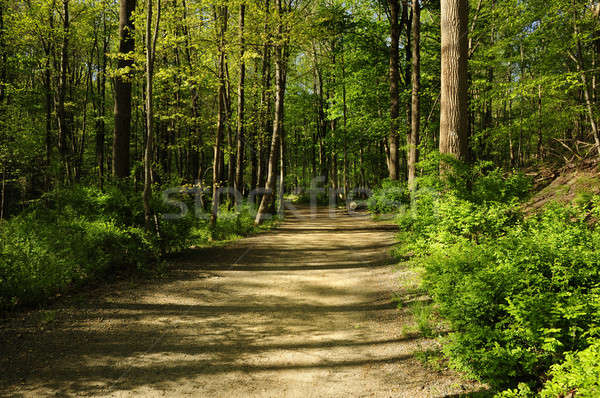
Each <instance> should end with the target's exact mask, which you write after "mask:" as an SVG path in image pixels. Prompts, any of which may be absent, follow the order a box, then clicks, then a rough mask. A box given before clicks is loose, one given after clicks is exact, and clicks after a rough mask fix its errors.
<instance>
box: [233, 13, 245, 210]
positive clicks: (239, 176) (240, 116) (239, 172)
mask: <svg viewBox="0 0 600 398" xmlns="http://www.w3.org/2000/svg"><path fill="white" fill-rule="evenodd" d="M245 13H246V5H245V4H244V3H242V4H240V21H239V24H240V28H239V29H240V31H239V34H240V77H239V83H238V109H237V135H236V141H237V142H236V157H235V159H236V165H235V181H234V188H235V189H236V191H239V192H241V191H242V190H243V184H244V131H245V127H244V122H245V119H244V106H245V97H244V94H245V92H244V84H245V80H246V61H245V59H244V56H245V50H246V47H245V38H244V22H245V21H244V18H245ZM240 197H241V195H238V194H236V195H235V198H236V201H238V200H239V198H240ZM236 204H237V205H240V203H236Z"/></svg>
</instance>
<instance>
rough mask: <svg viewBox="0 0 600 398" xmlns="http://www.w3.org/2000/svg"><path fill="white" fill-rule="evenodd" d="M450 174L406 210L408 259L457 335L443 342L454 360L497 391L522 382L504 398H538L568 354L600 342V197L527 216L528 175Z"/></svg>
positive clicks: (402, 220)
mask: <svg viewBox="0 0 600 398" xmlns="http://www.w3.org/2000/svg"><path fill="white" fill-rule="evenodd" d="M476 169H477V168H476ZM447 176H451V178H445V180H444V181H442V180H441V179H438V180H433V179H432V178H431V177H429V180H428V182H429V183H430V187H431V189H428V190H427V189H423V188H422V187H423V185H424V184H423V183H421V189H420V190H418V191H417V192H416V194H415V197H414V199H413V203H412V207H411V209H410V210H409V211H406V212H400V213H399V215H398V217H397V220H398V223H399V225H400V229H401V231H402V232H401V234H400V235H399V236H400V239H401V240H402V241H403V243H404V244H403V245H402V247H403V248H404V249H403V251H402V252H399V254H403V255H406V254H410V255H412V260H411V261H412V262H413V263H415V264H418V265H419V266H420V267H421V268H422V270H423V285H424V287H425V288H426V290H427V291H428V292H429V294H430V295H431V296H432V298H433V299H434V302H435V304H436V306H437V308H438V311H439V312H440V314H441V315H442V316H443V317H444V318H445V319H446V320H447V322H448V323H449V325H450V327H451V329H452V330H453V333H451V334H450V335H449V336H447V337H446V338H445V341H444V343H445V344H444V352H445V354H446V355H447V356H448V357H449V358H450V360H451V363H452V364H453V365H454V366H455V367H456V368H458V369H460V370H463V371H465V372H467V373H468V374H470V375H472V376H474V377H476V378H478V379H481V380H484V381H486V382H488V383H489V384H490V385H492V386H493V387H494V388H506V387H512V388H514V387H515V386H517V385H519V387H518V388H517V389H514V390H507V391H505V392H504V393H503V394H504V395H502V396H505V397H509V396H514V397H517V396H519V397H526V396H533V395H535V393H534V392H533V391H535V390H536V389H537V388H538V387H540V386H541V381H542V380H543V379H544V377H545V375H546V374H547V372H548V371H549V369H550V368H551V367H552V366H553V365H554V364H557V363H560V362H561V361H562V360H563V358H564V357H565V354H566V353H567V352H579V351H581V350H585V349H586V348H587V347H588V346H589V345H590V344H591V343H592V342H593V341H595V340H594V339H596V338H597V337H599V332H600V251H598V250H597V247H598V245H599V243H600V230H597V228H596V225H595V223H596V222H597V220H599V219H600V217H599V215H600V199H598V198H595V199H593V200H591V201H589V200H588V201H586V205H585V206H577V205H574V206H560V205H553V206H550V207H548V208H547V209H546V210H545V211H544V212H543V213H541V214H539V215H537V216H533V217H530V218H528V219H525V218H524V217H523V215H522V214H521V211H520V207H519V200H522V199H523V198H525V197H527V195H528V192H527V191H528V187H529V186H530V182H529V181H528V179H527V178H526V177H524V176H522V175H518V174H517V175H508V176H506V175H504V174H503V173H501V172H500V171H498V170H491V171H487V172H483V171H481V169H479V171H477V170H475V171H472V172H465V171H464V170H463V169H462V168H461V167H460V164H459V165H458V167H453V168H452V169H450V170H449V171H448V172H447V174H446V177H447ZM465 178H471V181H469V182H466V181H465ZM434 187H435V188H437V190H436V189H433V188H434ZM561 369H562V368H561Z"/></svg>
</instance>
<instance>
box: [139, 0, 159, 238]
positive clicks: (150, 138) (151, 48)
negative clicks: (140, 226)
mask: <svg viewBox="0 0 600 398" xmlns="http://www.w3.org/2000/svg"><path fill="white" fill-rule="evenodd" d="M152 2H153V1H152V0H147V3H146V7H147V10H146V148H145V150H144V192H143V199H144V219H145V221H146V230H148V231H149V230H150V228H151V227H150V226H151V223H152V219H151V217H152V213H151V212H152V209H151V207H150V199H151V197H152V150H153V142H154V130H153V118H154V109H153V98H152V82H153V77H154V58H155V52H156V39H157V37H158V27H159V24H160V11H161V10H160V0H158V3H157V8H158V9H157V15H156V23H155V26H154V34H152V7H153V5H152Z"/></svg>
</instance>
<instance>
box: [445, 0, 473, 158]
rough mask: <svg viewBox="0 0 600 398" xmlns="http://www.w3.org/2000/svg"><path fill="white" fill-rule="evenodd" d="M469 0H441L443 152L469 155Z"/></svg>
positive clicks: (458, 156)
mask: <svg viewBox="0 0 600 398" xmlns="http://www.w3.org/2000/svg"><path fill="white" fill-rule="evenodd" d="M468 18H469V3H468V0H441V37H442V39H441V44H442V72H441V90H440V146H439V149H440V153H443V154H449V155H452V156H454V157H456V158H458V159H461V160H466V158H467V150H468V146H467V136H468V128H469V125H468V124H469V109H468V97H467V89H468V75H467V66H468V40H467V36H468V34H467V29H468V27H467V25H468Z"/></svg>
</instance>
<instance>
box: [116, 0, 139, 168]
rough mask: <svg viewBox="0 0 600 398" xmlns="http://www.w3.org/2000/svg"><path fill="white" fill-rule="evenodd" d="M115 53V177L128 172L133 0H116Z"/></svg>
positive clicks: (133, 47)
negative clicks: (117, 30)
mask: <svg viewBox="0 0 600 398" xmlns="http://www.w3.org/2000/svg"><path fill="white" fill-rule="evenodd" d="M119 4H120V8H119V56H118V59H117V71H116V77H115V82H114V85H115V111H114V113H115V129H114V135H113V157H112V171H113V175H114V176H115V177H119V178H125V177H128V176H129V137H130V129H131V78H132V73H131V72H132V71H131V68H132V66H133V59H132V57H131V56H132V53H133V50H134V49H135V36H134V21H133V12H134V11H135V5H136V0H119Z"/></svg>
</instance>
